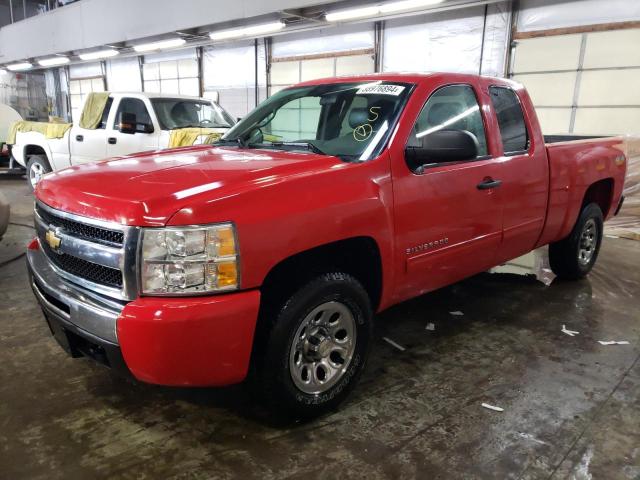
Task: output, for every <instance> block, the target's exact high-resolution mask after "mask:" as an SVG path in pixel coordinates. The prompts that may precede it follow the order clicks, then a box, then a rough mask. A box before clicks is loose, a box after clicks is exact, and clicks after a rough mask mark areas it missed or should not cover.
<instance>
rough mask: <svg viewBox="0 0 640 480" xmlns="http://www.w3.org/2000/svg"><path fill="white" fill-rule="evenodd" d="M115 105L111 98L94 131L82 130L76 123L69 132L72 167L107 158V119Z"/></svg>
mask: <svg viewBox="0 0 640 480" xmlns="http://www.w3.org/2000/svg"><path fill="white" fill-rule="evenodd" d="M112 104H113V98H112V97H109V98H108V99H107V103H106V104H105V106H104V110H103V111H102V119H101V120H100V124H99V125H98V126H97V127H96V128H95V129H93V130H89V129H87V128H81V127H79V126H78V124H77V123H76V124H75V125H74V126H73V128H72V129H71V131H70V132H69V153H70V154H71V165H77V164H80V163H87V162H97V161H99V160H104V159H105V157H106V156H107V139H106V137H107V135H106V129H107V119H108V118H109V112H110V111H111V107H112Z"/></svg>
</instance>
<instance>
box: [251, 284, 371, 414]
mask: <svg viewBox="0 0 640 480" xmlns="http://www.w3.org/2000/svg"><path fill="white" fill-rule="evenodd" d="M326 305H337V306H338V308H343V307H346V308H347V309H348V311H345V312H346V314H345V315H344V316H345V317H349V313H350V314H351V315H352V317H350V318H349V320H348V321H349V322H351V324H355V336H354V341H355V347H354V350H353V354H352V356H351V357H350V360H349V361H343V365H344V367H343V368H341V371H342V372H343V373H341V374H340V375H337V376H335V380H333V379H332V378H329V374H327V375H326V377H327V378H328V379H329V380H330V381H331V380H333V381H335V383H334V384H333V385H332V386H329V385H330V384H329V383H327V384H325V385H324V386H322V385H320V386H318V384H317V383H316V384H315V385H316V386H318V388H325V387H326V388H327V390H326V391H322V392H319V393H315V394H314V393H308V392H305V391H303V390H302V389H301V388H299V387H298V386H297V385H296V383H295V381H294V375H295V373H294V372H293V371H292V370H293V369H295V368H296V366H295V363H293V364H292V363H290V362H294V358H295V356H296V355H298V353H297V349H295V348H294V341H295V342H296V344H301V343H302V344H305V345H307V346H309V345H311V343H310V342H311V340H317V337H315V338H311V337H314V335H317V334H314V333H309V331H307V333H305V335H306V336H307V337H308V338H307V339H306V340H305V341H302V340H301V339H302V338H303V336H302V335H299V329H300V328H304V327H303V323H305V322H307V321H309V320H308V319H309V318H317V317H318V315H320V316H321V317H322V318H325V315H324V312H320V313H319V314H318V315H315V317H314V316H313V315H312V314H313V312H316V311H317V310H318V309H323V308H326V307H325V306H326ZM329 312H331V311H329ZM338 316H339V317H340V316H341V314H338ZM331 318H334V317H333V316H331ZM262 321H265V322H268V326H267V327H266V328H265V329H264V330H263V331H262V334H261V335H260V338H256V342H258V343H259V344H261V345H263V346H264V348H263V349H262V351H261V353H260V354H259V355H257V356H256V357H254V367H255V374H256V377H255V379H254V381H255V383H256V385H255V387H257V391H258V392H259V393H260V395H263V396H264V398H265V400H266V402H267V404H268V405H269V406H270V407H271V409H272V410H273V411H275V412H276V413H277V414H280V416H286V417H287V418H288V419H292V417H293V418H295V419H311V418H314V417H317V416H319V415H322V414H324V413H326V412H329V411H331V410H334V409H335V408H336V407H337V406H338V405H339V404H340V403H341V402H342V401H343V400H344V399H345V398H346V397H347V396H348V395H349V393H350V392H351V391H352V390H353V388H354V387H355V385H356V383H357V381H358V379H359V377H360V375H361V373H362V371H363V369H364V366H365V363H366V359H367V356H368V353H369V345H370V342H371V337H372V309H371V302H370V299H369V296H368V295H367V292H366V291H365V289H364V288H363V287H362V285H361V284H360V282H358V281H357V280H356V279H355V278H353V277H352V276H350V275H348V274H345V273H340V272H333V273H326V274H323V275H320V276H318V277H316V278H314V279H313V280H311V281H310V282H309V283H307V284H306V285H304V286H303V287H302V288H300V289H299V290H298V291H296V292H295V293H294V294H293V295H291V296H290V297H289V298H288V299H287V300H286V301H284V302H283V303H282V306H281V307H280V308H279V309H278V308H276V309H275V311H274V313H273V315H272V318H271V319H269V318H265V319H263V320H262ZM311 321H312V322H313V320H311ZM321 321H322V320H321ZM341 321H342V320H341ZM336 322H337V320H336ZM305 324H306V323H305ZM312 325H314V324H312ZM313 328H320V327H313ZM311 329H312V327H311V326H310V327H309V330H311ZM303 331H304V330H303ZM325 333H327V331H326V330H325ZM298 336H299V338H298ZM327 337H328V338H329V340H326V338H327ZM327 337H325V341H324V342H323V343H322V345H328V347H329V348H330V345H335V341H336V339H337V338H338V332H335V338H334V337H333V336H332V335H331V334H329V333H327ZM305 342H306V343H305ZM332 342H334V343H332ZM318 350H319V346H318ZM294 352H295V353H294ZM333 353H334V352H332V353H331V354H330V355H328V356H325V357H324V358H323V359H322V360H323V361H328V360H329V359H330V358H332V357H331V355H333ZM316 354H317V355H319V353H318V352H316ZM300 355H302V354H300ZM325 355H327V354H326V352H325ZM298 358H300V361H301V362H305V361H308V360H307V357H306V356H305V357H302V358H301V357H300V356H299V357H298ZM343 360H344V359H343ZM332 361H333V360H332ZM300 365H302V368H301V369H302V370H304V368H306V367H305V365H307V364H306V363H301V364H300ZM309 365H316V364H313V363H312V364H309ZM317 365H320V364H317ZM332 365H333V363H332ZM310 368H316V367H310ZM317 368H320V369H322V366H321V365H320V366H319V367H317ZM301 369H300V368H298V370H301ZM320 371H321V370H318V372H320ZM308 375H312V374H311V373H309V374H308ZM313 375H314V377H313V378H312V379H311V382H312V383H310V385H311V387H309V388H312V387H313V382H314V380H315V381H316V382H317V378H316V376H315V374H313ZM302 377H303V376H301V375H298V380H297V381H298V382H300V381H301V380H302Z"/></svg>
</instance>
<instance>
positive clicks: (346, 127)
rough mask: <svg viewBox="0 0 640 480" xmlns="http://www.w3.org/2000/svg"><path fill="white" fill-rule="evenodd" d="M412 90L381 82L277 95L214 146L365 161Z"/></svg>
mask: <svg viewBox="0 0 640 480" xmlns="http://www.w3.org/2000/svg"><path fill="white" fill-rule="evenodd" d="M411 87H412V85H410V84H407V83H392V82H381V81H366V82H359V83H332V84H324V85H312V86H307V87H293V88H288V89H286V90H281V91H280V92H278V93H276V94H275V95H273V96H272V97H270V98H269V99H268V100H266V101H265V102H263V103H262V104H261V105H259V106H258V107H257V108H256V109H255V110H254V111H253V112H251V113H250V114H249V115H248V116H247V117H245V118H244V119H243V120H241V121H240V122H239V123H238V124H237V125H236V126H235V127H233V128H232V129H231V130H230V131H229V132H227V134H226V135H225V136H224V137H223V138H222V140H221V141H220V142H219V143H220V144H227V145H231V144H236V145H238V146H244V147H259V148H278V149H299V150H300V149H304V150H308V151H312V152H315V153H323V154H326V155H334V156H337V157H340V158H342V159H343V160H347V161H352V160H369V159H371V158H374V157H375V156H377V155H378V154H379V153H380V151H381V150H382V148H383V147H384V145H385V144H386V141H387V139H388V138H389V135H390V134H391V131H392V130H393V127H394V125H395V122H396V121H397V118H398V116H399V114H400V111H401V110H402V108H403V107H404V104H405V102H406V99H407V98H408V96H409V93H410V91H411Z"/></svg>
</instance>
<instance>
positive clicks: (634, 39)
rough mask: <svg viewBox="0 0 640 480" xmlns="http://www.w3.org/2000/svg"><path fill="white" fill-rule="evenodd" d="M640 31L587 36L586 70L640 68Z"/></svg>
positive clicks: (631, 30)
mask: <svg viewBox="0 0 640 480" xmlns="http://www.w3.org/2000/svg"><path fill="white" fill-rule="evenodd" d="M638 45H640V29H638V28H634V29H629V30H614V31H611V32H594V33H589V34H588V35H587V45H586V49H585V52H584V68H604V67H626V66H640V48H638Z"/></svg>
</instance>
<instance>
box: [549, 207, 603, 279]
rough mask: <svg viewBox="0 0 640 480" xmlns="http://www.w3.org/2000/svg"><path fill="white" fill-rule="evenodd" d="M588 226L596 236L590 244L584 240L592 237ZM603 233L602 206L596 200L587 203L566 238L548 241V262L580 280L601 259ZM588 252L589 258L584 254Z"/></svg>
mask: <svg viewBox="0 0 640 480" xmlns="http://www.w3.org/2000/svg"><path fill="white" fill-rule="evenodd" d="M589 226H591V227H593V228H591V230H592V231H593V237H592V239H591V242H590V246H589V247H588V246H587V245H588V244H589V242H588V241H587V243H585V241H586V240H587V239H588V237H589V235H588V231H587V229H588V228H589ZM602 233H603V216H602V210H600V207H599V206H598V205H597V204H595V203H590V204H588V205H586V206H584V207H583V208H582V211H581V212H580V216H579V217H578V220H577V221H576V224H575V226H574V227H573V230H572V231H571V234H570V235H569V236H568V237H567V238H565V239H564V240H561V241H559V242H556V243H552V244H551V245H549V263H550V264H551V270H552V271H553V273H555V274H556V275H557V276H558V277H559V278H562V279H567V280H577V279H579V278H583V277H584V276H586V275H587V274H588V273H589V272H590V271H591V269H592V268H593V266H594V265H595V263H596V260H597V259H598V253H599V252H600V245H601V244H602ZM585 235H586V237H584V236H585ZM589 252H590V255H589V257H588V259H587V258H585V256H584V255H585V254H586V253H589Z"/></svg>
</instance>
